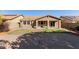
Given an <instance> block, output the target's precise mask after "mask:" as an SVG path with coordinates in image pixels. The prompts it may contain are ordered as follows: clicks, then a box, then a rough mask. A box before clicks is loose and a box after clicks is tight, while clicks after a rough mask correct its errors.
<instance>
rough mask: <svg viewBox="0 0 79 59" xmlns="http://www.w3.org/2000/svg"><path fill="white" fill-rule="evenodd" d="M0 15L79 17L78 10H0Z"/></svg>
mask: <svg viewBox="0 0 79 59" xmlns="http://www.w3.org/2000/svg"><path fill="white" fill-rule="evenodd" d="M0 14H23V15H27V16H42V15H52V16H57V17H59V16H79V10H0Z"/></svg>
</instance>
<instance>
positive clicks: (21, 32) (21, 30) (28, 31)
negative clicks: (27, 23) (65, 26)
mask: <svg viewBox="0 0 79 59" xmlns="http://www.w3.org/2000/svg"><path fill="white" fill-rule="evenodd" d="M36 30H38V29H36ZM36 30H31V29H30V30H25V29H20V30H14V31H10V32H8V34H13V35H20V34H26V33H32V32H35V31H36ZM42 32H67V31H66V30H62V29H43V31H42Z"/></svg>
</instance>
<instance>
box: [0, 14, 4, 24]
mask: <svg viewBox="0 0 79 59" xmlns="http://www.w3.org/2000/svg"><path fill="white" fill-rule="evenodd" d="M2 23H3V16H2V15H0V25H1V24H2Z"/></svg>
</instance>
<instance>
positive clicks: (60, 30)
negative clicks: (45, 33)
mask: <svg viewBox="0 0 79 59" xmlns="http://www.w3.org/2000/svg"><path fill="white" fill-rule="evenodd" d="M55 32H63V31H62V30H60V29H58V30H56V31H55Z"/></svg>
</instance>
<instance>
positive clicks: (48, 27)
mask: <svg viewBox="0 0 79 59" xmlns="http://www.w3.org/2000/svg"><path fill="white" fill-rule="evenodd" d="M47 27H48V28H49V27H50V26H49V20H47Z"/></svg>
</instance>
